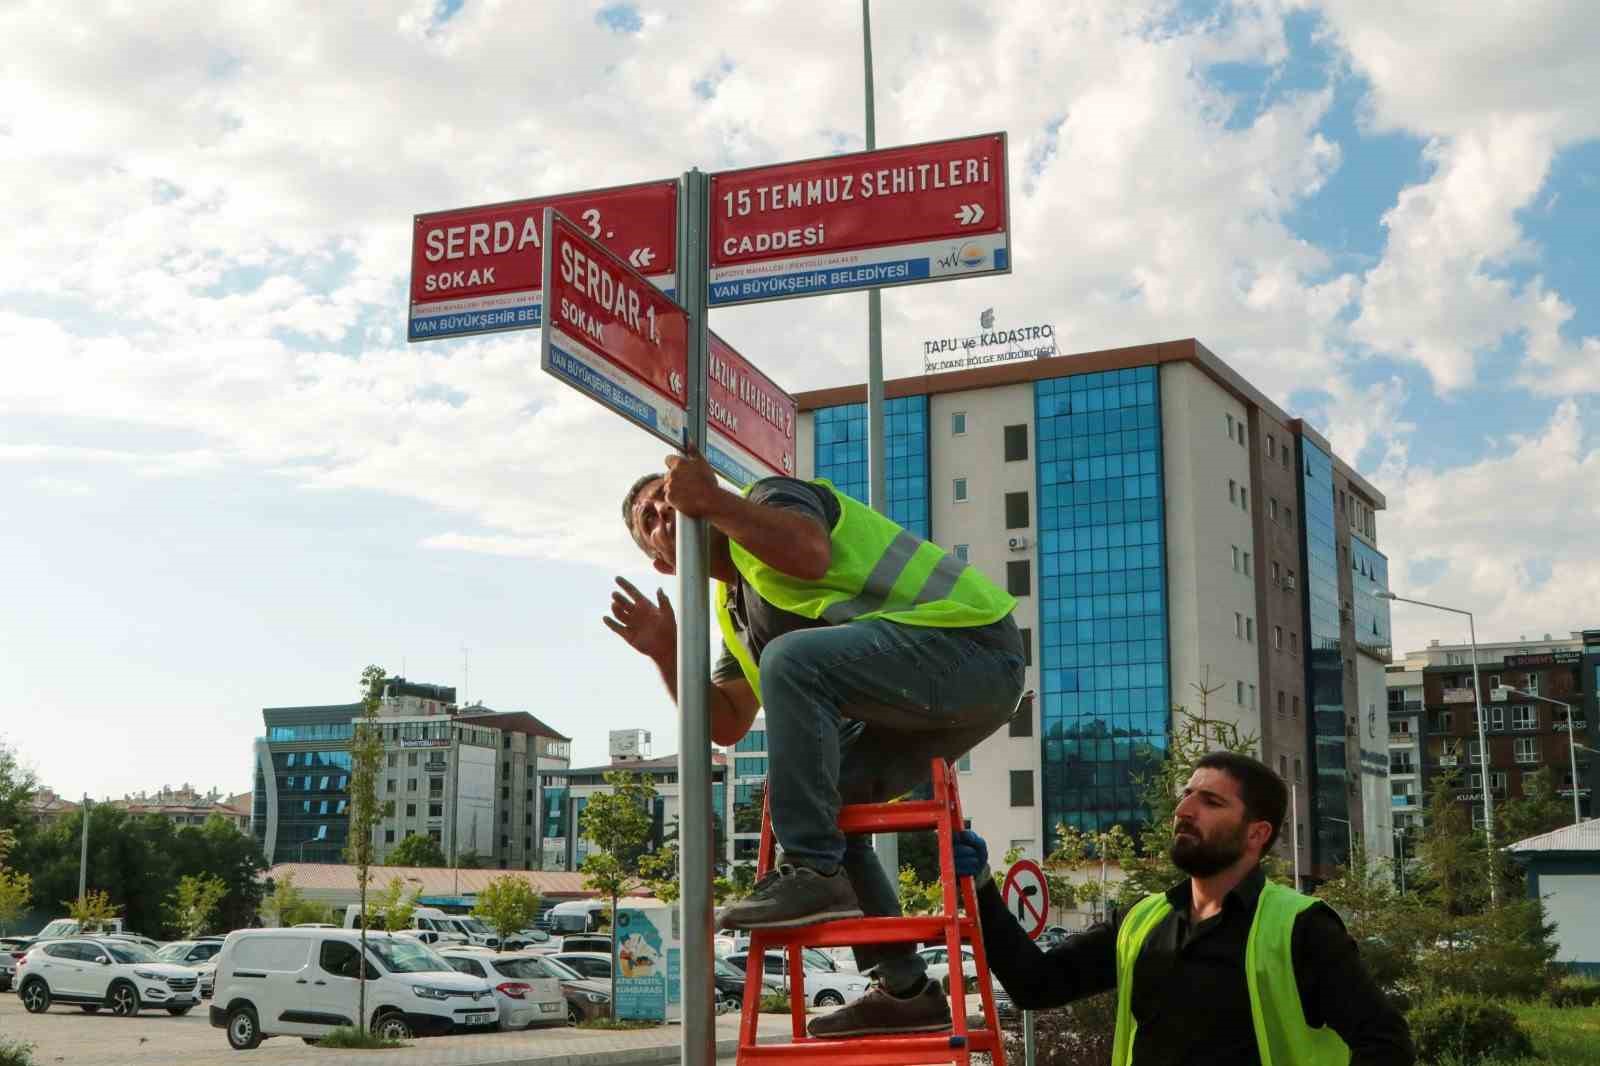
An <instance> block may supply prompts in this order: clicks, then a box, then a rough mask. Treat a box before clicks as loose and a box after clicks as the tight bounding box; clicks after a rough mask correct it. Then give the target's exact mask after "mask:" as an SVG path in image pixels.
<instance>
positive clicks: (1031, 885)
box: [1000, 859, 1050, 940]
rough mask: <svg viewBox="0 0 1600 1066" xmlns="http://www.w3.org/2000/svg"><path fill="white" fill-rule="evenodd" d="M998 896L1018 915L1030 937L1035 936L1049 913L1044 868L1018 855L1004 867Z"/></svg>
mask: <svg viewBox="0 0 1600 1066" xmlns="http://www.w3.org/2000/svg"><path fill="white" fill-rule="evenodd" d="M1000 898H1001V899H1003V900H1004V901H1005V904H1006V909H1007V910H1009V911H1011V912H1012V913H1013V914H1015V915H1016V916H1017V924H1019V925H1021V926H1022V928H1023V929H1024V930H1026V931H1027V934H1028V939H1029V940H1038V939H1039V934H1040V933H1042V932H1044V927H1045V923H1046V921H1047V919H1048V917H1049V914H1050V890H1049V888H1047V887H1045V883H1044V871H1043V870H1041V869H1039V864H1038V863H1036V862H1034V861H1033V860H1032V859H1019V860H1018V861H1017V863H1016V865H1014V866H1012V867H1011V869H1009V870H1007V871H1006V880H1005V884H1004V885H1003V886H1001V889H1000Z"/></svg>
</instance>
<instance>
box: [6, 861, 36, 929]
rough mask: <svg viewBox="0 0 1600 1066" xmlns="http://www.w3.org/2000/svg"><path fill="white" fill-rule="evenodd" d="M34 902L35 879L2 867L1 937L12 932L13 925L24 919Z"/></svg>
mask: <svg viewBox="0 0 1600 1066" xmlns="http://www.w3.org/2000/svg"><path fill="white" fill-rule="evenodd" d="M32 901H33V878H32V877H30V876H29V875H27V874H25V873H23V872H22V871H21V870H11V869H7V868H6V867H5V866H3V865H0V935H3V934H5V933H7V932H9V931H10V926H11V923H12V922H14V921H16V920H17V919H18V918H20V917H22V915H23V913H24V912H26V911H27V909H28V904H29V903H31V902H32Z"/></svg>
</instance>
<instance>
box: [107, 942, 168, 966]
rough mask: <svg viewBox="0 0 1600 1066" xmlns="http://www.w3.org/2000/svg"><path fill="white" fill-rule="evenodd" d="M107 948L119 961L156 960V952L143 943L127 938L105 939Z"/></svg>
mask: <svg viewBox="0 0 1600 1066" xmlns="http://www.w3.org/2000/svg"><path fill="white" fill-rule="evenodd" d="M101 943H102V944H104V945H105V949H106V950H107V951H109V952H111V957H112V958H113V959H116V960H117V961H118V962H156V961H158V960H157V959H156V953H155V952H153V951H151V950H150V949H149V948H147V947H145V946H144V945H143V944H134V943H131V942H129V941H126V940H103V941H101Z"/></svg>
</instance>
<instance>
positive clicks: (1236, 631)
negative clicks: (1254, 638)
mask: <svg viewBox="0 0 1600 1066" xmlns="http://www.w3.org/2000/svg"><path fill="white" fill-rule="evenodd" d="M1233 635H1234V636H1236V637H1238V638H1239V639H1240V640H1243V639H1244V615H1242V614H1240V613H1239V612H1238V611H1234V612H1233Z"/></svg>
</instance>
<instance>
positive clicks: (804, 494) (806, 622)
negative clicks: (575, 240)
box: [711, 477, 1022, 681]
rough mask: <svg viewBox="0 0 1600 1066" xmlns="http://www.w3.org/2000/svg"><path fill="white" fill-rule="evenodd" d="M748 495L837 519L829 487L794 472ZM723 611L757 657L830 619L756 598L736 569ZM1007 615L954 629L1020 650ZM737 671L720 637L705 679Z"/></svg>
mask: <svg viewBox="0 0 1600 1066" xmlns="http://www.w3.org/2000/svg"><path fill="white" fill-rule="evenodd" d="M748 499H749V500H750V502H751V503H758V504H761V505H762V506H764V507H781V508H783V509H784V510H786V511H795V512H798V513H800V514H803V515H806V516H808V517H810V518H812V519H814V520H815V521H817V522H820V523H822V526H823V528H824V529H827V530H830V531H831V530H832V529H833V527H834V526H835V525H837V524H838V523H839V518H840V516H841V514H842V513H843V511H842V509H841V508H840V506H839V501H838V500H837V499H836V498H835V497H834V495H833V493H832V492H829V491H828V490H827V489H826V488H824V487H823V486H821V485H814V484H812V483H811V482H809V481H799V480H796V479H795V478H788V477H769V478H763V479H762V480H760V481H758V482H756V485H755V487H754V488H753V489H751V490H750V495H749V497H748ZM728 614H729V615H730V617H731V618H732V620H733V626H734V628H735V629H736V630H738V631H739V632H740V634H741V635H743V637H744V640H745V643H746V645H748V646H749V648H750V654H751V656H753V657H754V659H755V661H756V662H758V663H759V662H760V661H761V651H762V649H763V648H765V647H766V646H767V645H768V644H770V643H771V642H772V641H774V640H777V639H778V638H779V637H781V636H783V634H785V633H788V632H790V631H792V630H796V629H816V628H818V627H819V626H826V625H829V624H830V623H828V622H824V621H822V620H821V619H818V618H806V617H805V616H803V615H798V614H794V613H793V612H791V611H785V610H783V609H782V608H781V607H774V606H773V605H772V604H770V603H768V602H767V601H766V600H764V599H762V598H761V596H760V594H759V593H757V592H756V590H755V589H753V588H751V587H750V584H749V582H747V581H745V579H744V577H743V576H742V575H741V576H740V577H739V578H738V580H736V581H735V582H734V583H733V587H732V589H731V596H730V602H729V606H728ZM1009 617H1010V616H1007V618H1003V619H1001V620H1000V621H998V622H993V623H990V624H989V625H986V626H974V627H972V628H970V629H964V630H959V632H964V633H967V634H969V635H971V636H972V637H973V638H974V639H977V640H986V641H988V642H990V643H992V644H994V645H995V646H997V647H1008V646H1010V645H1011V644H1015V645H1016V648H1015V651H1016V653H1017V654H1018V655H1019V656H1020V655H1021V654H1022V648H1021V642H1020V638H1019V636H1018V634H1017V630H1016V627H1015V626H1013V625H1011V624H1010V622H1009ZM743 676H744V672H743V671H742V670H740V668H739V660H737V659H735V658H734V657H733V653H732V652H731V651H729V650H728V645H727V642H726V641H724V642H723V645H722V654H721V656H719V657H718V659H717V662H716V665H715V666H714V667H713V668H712V671H711V680H712V681H734V680H737V679H739V678H741V677H743Z"/></svg>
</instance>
